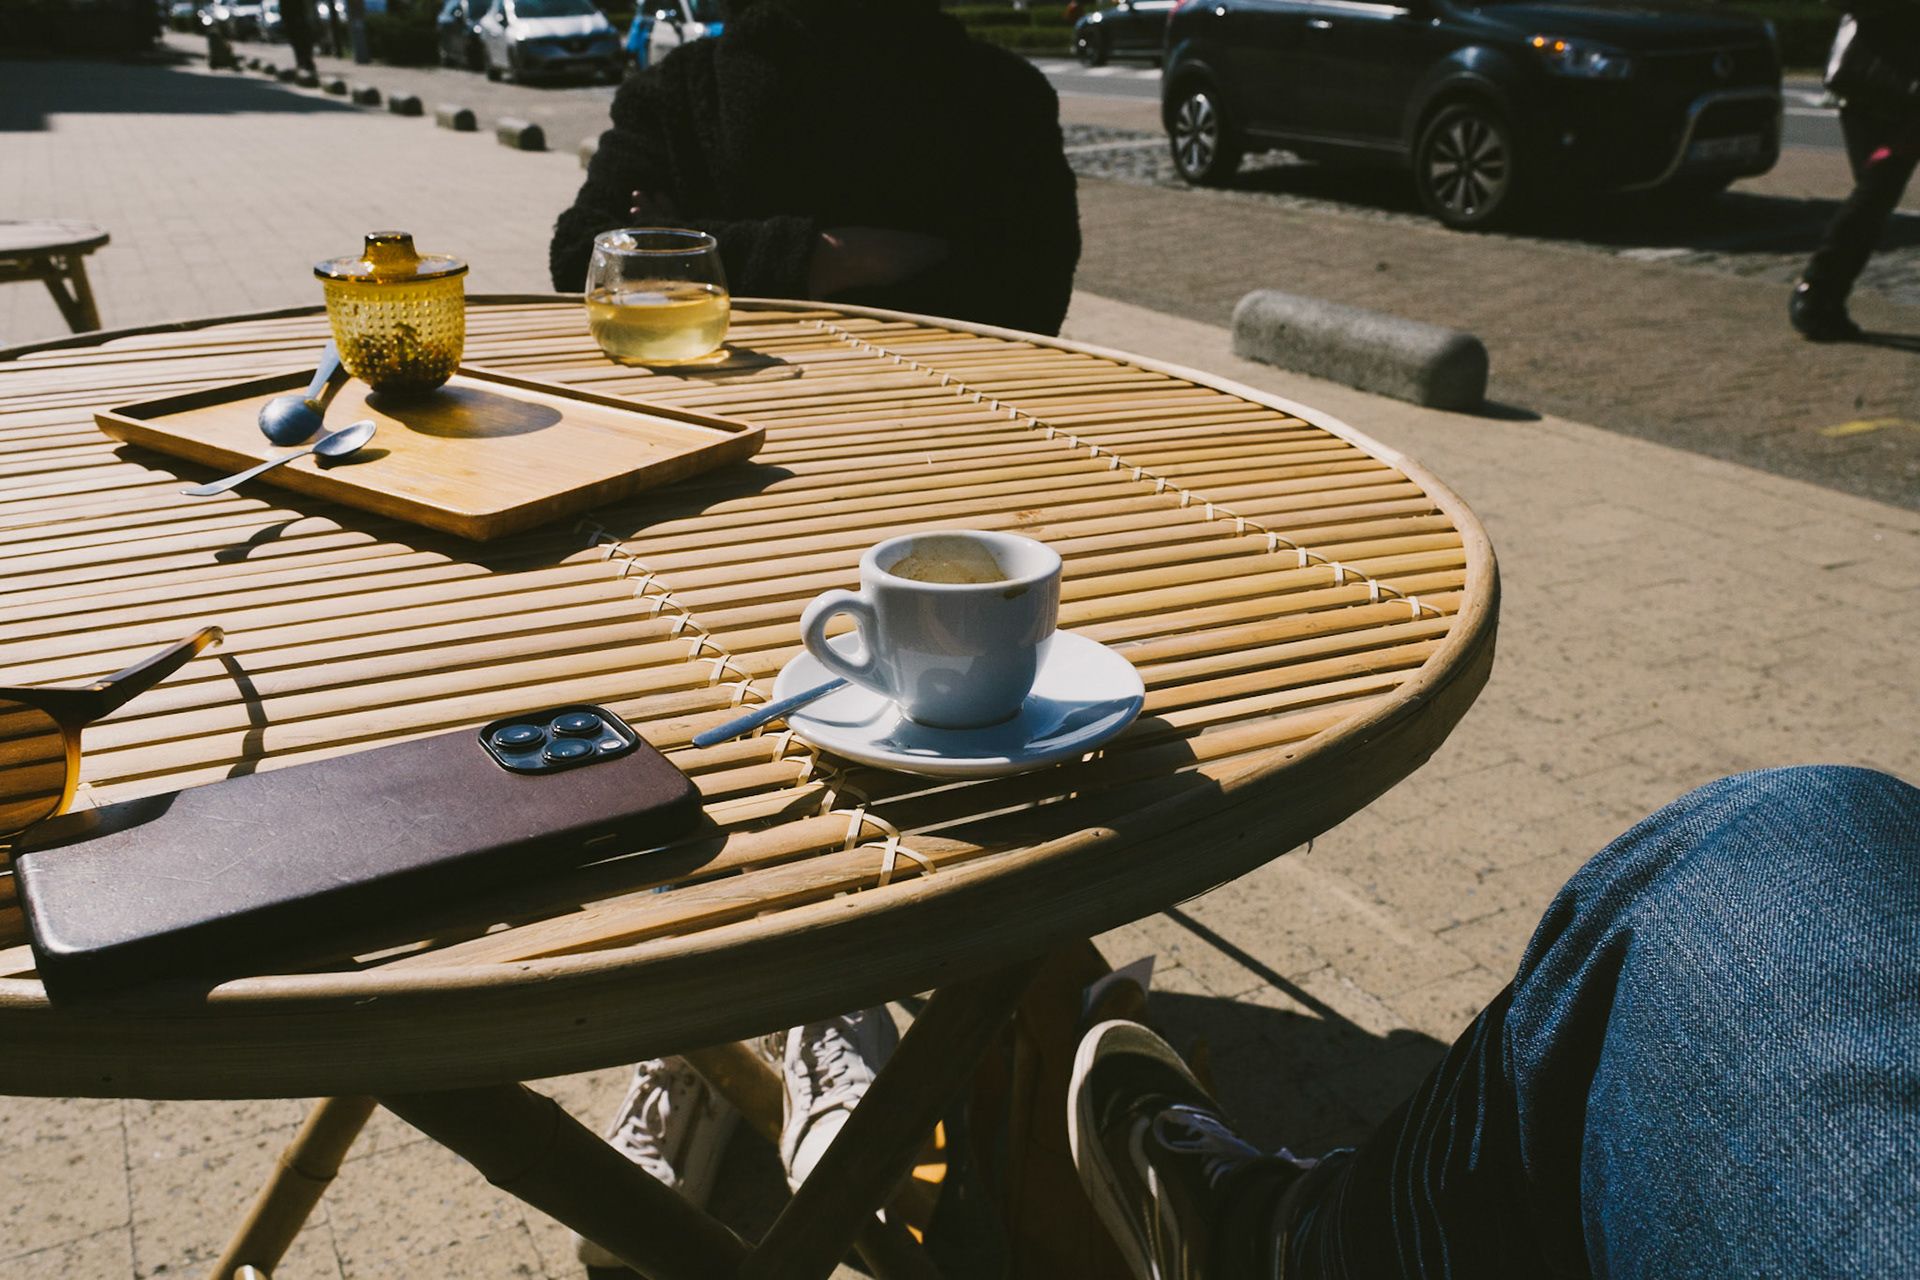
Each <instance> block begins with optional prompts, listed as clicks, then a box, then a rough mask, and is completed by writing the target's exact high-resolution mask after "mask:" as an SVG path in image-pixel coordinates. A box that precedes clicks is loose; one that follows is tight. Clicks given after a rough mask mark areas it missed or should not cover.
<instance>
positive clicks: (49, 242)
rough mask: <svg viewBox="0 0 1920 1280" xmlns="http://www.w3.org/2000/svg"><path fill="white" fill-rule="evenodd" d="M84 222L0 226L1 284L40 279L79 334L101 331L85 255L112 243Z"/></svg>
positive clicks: (27, 223) (70, 327)
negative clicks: (94, 330)
mask: <svg viewBox="0 0 1920 1280" xmlns="http://www.w3.org/2000/svg"><path fill="white" fill-rule="evenodd" d="M110 238H111V237H109V236H108V235H107V233H106V232H104V231H102V230H101V229H100V228H99V227H96V226H93V225H91V224H90V223H85V222H0V284H7V283H10V282H13V281H22V280H38V281H40V282H41V283H42V284H44V285H46V286H47V292H48V293H50V294H52V295H53V301H54V305H56V306H58V307H59V308H60V315H61V317H62V318H64V319H65V320H66V322H67V328H69V329H71V330H73V331H74V332H75V333H82V332H85V331H86V330H88V329H98V328H99V327H100V311H99V309H98V308H97V307H96V306H95V305H94V302H93V285H92V284H91V283H89V282H88V280H87V255H88V254H90V253H92V252H93V251H94V250H95V249H98V248H100V247H101V246H102V245H104V244H106V243H107V241H108V240H109V239H110Z"/></svg>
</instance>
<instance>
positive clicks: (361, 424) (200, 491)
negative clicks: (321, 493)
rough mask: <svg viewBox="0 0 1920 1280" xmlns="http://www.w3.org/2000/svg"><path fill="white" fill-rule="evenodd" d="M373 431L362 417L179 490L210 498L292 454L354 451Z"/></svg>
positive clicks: (370, 421) (325, 455) (331, 455)
mask: <svg viewBox="0 0 1920 1280" xmlns="http://www.w3.org/2000/svg"><path fill="white" fill-rule="evenodd" d="M373 432H374V421H373V419H372V418H362V419H361V420H360V421H358V422H356V423H353V424H352V425H350V426H345V427H341V428H340V429H339V430H338V431H329V432H327V434H325V435H323V436H321V437H320V438H319V439H318V440H316V441H314V442H313V443H312V444H310V445H308V446H307V447H306V448H304V449H296V450H294V451H293V452H292V453H283V454H281V455H280V456H279V457H277V458H269V459H267V460H266V461H265V462H263V463H261V464H260V465H259V466H256V467H248V468H247V469H246V470H245V471H242V472H240V473H238V474H237V475H231V476H228V477H227V478H226V479H224V480H214V481H210V482H209V483H207V484H196V485H192V486H189V487H188V488H185V489H182V490H181V491H180V492H181V493H184V494H189V495H191V496H193V497H195V498H211V497H212V496H213V495H215V494H217V493H225V492H226V491H227V490H229V489H231V488H233V487H234V486H235V485H239V484H245V483H246V482H247V481H249V480H251V479H253V478H254V477H255V476H257V475H259V474H260V473H261V472H262V471H270V470H272V469H273V468H274V467H277V466H279V465H280V464H281V463H283V462H292V461H293V460H294V459H295V458H304V457H306V456H307V455H308V454H310V453H312V454H318V455H319V456H320V457H322V458H344V457H346V456H347V455H348V454H350V453H353V452H356V451H357V450H358V449H359V448H360V447H361V446H362V445H364V444H366V442H367V441H369V440H371V439H373Z"/></svg>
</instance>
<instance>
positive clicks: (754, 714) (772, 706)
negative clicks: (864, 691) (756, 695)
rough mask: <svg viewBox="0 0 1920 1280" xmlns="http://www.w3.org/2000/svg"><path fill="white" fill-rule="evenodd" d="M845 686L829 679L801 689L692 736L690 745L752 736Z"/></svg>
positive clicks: (703, 745) (839, 681)
mask: <svg viewBox="0 0 1920 1280" xmlns="http://www.w3.org/2000/svg"><path fill="white" fill-rule="evenodd" d="M846 683H847V682H846V681H845V680H842V679H841V678H840V677H838V676H835V677H834V678H833V679H831V680H828V681H826V682H825V683H823V684H817V685H815V686H813V688H811V689H802V690H801V691H800V692H799V693H796V694H794V695H793V696H792V697H790V698H782V699H780V701H778V702H769V703H768V704H767V705H766V706H764V707H755V708H754V709H753V710H751V711H749V712H747V714H745V715H743V716H735V717H734V718H733V719H731V720H729V721H727V722H726V723H725V724H718V725H715V726H714V727H713V728H711V729H708V730H706V731H705V732H703V733H696V734H694V735H693V745H694V746H696V747H717V746H719V745H720V744H721V743H723V742H731V741H733V740H734V739H735V738H737V737H739V736H740V735H741V734H743V733H752V732H753V731H754V730H755V729H758V728H759V727H760V726H761V725H763V724H765V723H766V722H767V721H769V720H778V719H779V718H780V717H781V716H783V715H786V714H787V712H789V711H798V710H799V709H800V708H801V707H804V706H806V705H807V704H808V703H809V702H812V701H813V700H814V699H816V698H824V697H826V696H827V695H828V694H830V693H832V692H833V691H834V690H835V689H838V688H840V687H842V686H843V685H845V684H846Z"/></svg>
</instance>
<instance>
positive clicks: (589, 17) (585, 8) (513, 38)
mask: <svg viewBox="0 0 1920 1280" xmlns="http://www.w3.org/2000/svg"><path fill="white" fill-rule="evenodd" d="M475 30H476V32H477V33H478V34H479V37H480V48H481V51H482V55H483V59H484V61H485V64H486V72H487V78H488V79H489V80H499V79H503V78H504V79H508V80H530V79H533V78H535V77H545V76H566V75H580V74H587V75H598V76H605V77H606V78H607V79H609V80H618V79H619V78H620V74H621V69H622V68H621V63H622V60H623V57H624V55H623V54H622V52H621V48H620V34H619V33H618V32H617V31H615V30H614V29H613V24H612V23H611V22H608V21H607V15H606V14H604V13H601V12H600V11H599V10H598V9H596V8H594V7H593V4H592V3H591V0H492V3H491V4H490V5H489V6H488V8H487V10H486V12H485V13H483V14H482V15H481V16H480V20H479V22H478V23H477V24H475Z"/></svg>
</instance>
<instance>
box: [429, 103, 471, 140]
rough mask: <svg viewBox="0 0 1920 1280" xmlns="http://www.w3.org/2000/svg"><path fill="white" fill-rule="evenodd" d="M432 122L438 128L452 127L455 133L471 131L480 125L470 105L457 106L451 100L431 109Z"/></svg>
mask: <svg viewBox="0 0 1920 1280" xmlns="http://www.w3.org/2000/svg"><path fill="white" fill-rule="evenodd" d="M433 122H434V124H436V125H438V126H439V127H440V128H442V129H452V130H453V131H454V132H455V133H472V132H473V131H474V130H476V129H478V128H479V127H480V122H479V121H478V120H477V119H476V118H475V117H474V114H473V108H472V107H462V106H457V105H456V104H454V103H451V102H443V103H441V104H440V105H439V106H437V107H435V108H434V109H433Z"/></svg>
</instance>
